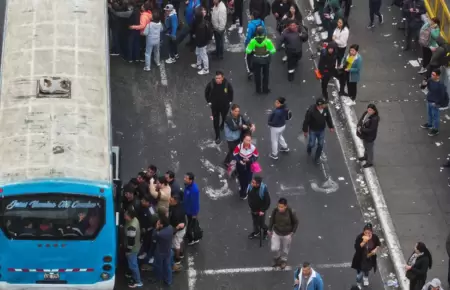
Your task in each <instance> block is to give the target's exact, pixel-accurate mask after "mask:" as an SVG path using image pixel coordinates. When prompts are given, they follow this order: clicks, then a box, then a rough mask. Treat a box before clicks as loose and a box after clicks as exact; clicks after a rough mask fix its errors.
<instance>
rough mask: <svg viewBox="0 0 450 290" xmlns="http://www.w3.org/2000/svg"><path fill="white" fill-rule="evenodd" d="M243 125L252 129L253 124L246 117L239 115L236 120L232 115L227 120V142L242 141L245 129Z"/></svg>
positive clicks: (225, 128) (225, 127) (225, 129)
mask: <svg viewBox="0 0 450 290" xmlns="http://www.w3.org/2000/svg"><path fill="white" fill-rule="evenodd" d="M242 125H246V126H247V127H248V128H250V127H251V125H252V123H251V122H250V120H249V119H248V118H246V117H244V116H241V115H239V116H238V117H237V118H236V119H235V118H233V116H232V115H231V113H230V114H229V115H228V116H227V118H226V119H225V125H224V131H225V139H226V140H227V141H237V140H240V139H241V135H242V132H243V131H244V129H243V128H242Z"/></svg>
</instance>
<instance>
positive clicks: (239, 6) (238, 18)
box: [228, 0, 244, 34]
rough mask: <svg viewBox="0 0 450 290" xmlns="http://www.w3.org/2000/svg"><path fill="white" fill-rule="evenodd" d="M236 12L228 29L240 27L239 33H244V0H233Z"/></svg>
mask: <svg viewBox="0 0 450 290" xmlns="http://www.w3.org/2000/svg"><path fill="white" fill-rule="evenodd" d="M232 2H233V7H234V12H233V16H232V24H231V26H230V28H229V29H228V31H233V30H236V29H238V33H239V34H242V32H243V31H244V21H243V20H242V17H243V13H244V0H232Z"/></svg>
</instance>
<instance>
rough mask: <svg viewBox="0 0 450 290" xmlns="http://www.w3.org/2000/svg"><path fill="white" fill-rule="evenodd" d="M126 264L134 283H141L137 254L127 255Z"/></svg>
mask: <svg viewBox="0 0 450 290" xmlns="http://www.w3.org/2000/svg"><path fill="white" fill-rule="evenodd" d="M126 256H127V262H128V268H129V269H130V271H131V276H132V277H133V280H134V282H136V283H142V281H141V272H140V270H139V265H138V258H137V256H138V254H137V253H127V254H126Z"/></svg>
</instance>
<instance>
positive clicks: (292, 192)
mask: <svg viewBox="0 0 450 290" xmlns="http://www.w3.org/2000/svg"><path fill="white" fill-rule="evenodd" d="M276 194H277V195H282V196H300V195H306V191H305V187H304V186H303V185H299V186H285V185H284V184H280V190H279V191H277V192H276Z"/></svg>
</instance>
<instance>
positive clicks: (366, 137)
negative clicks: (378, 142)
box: [356, 104, 380, 168]
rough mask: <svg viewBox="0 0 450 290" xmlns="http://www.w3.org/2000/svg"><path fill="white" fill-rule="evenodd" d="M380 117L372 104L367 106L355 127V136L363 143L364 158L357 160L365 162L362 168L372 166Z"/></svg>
mask: <svg viewBox="0 0 450 290" xmlns="http://www.w3.org/2000/svg"><path fill="white" fill-rule="evenodd" d="M379 122H380V116H379V115H378V109H377V107H376V106H375V105H374V104H369V105H368V106H367V111H365V112H364V113H363V114H362V116H361V118H360V119H359V121H358V124H357V125H356V135H357V136H358V137H359V138H360V139H361V140H362V141H363V145H364V156H362V157H360V158H358V160H359V161H361V162H362V161H365V163H364V165H363V168H369V167H371V166H373V146H374V142H375V139H376V138H377V132H378V123H379Z"/></svg>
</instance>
